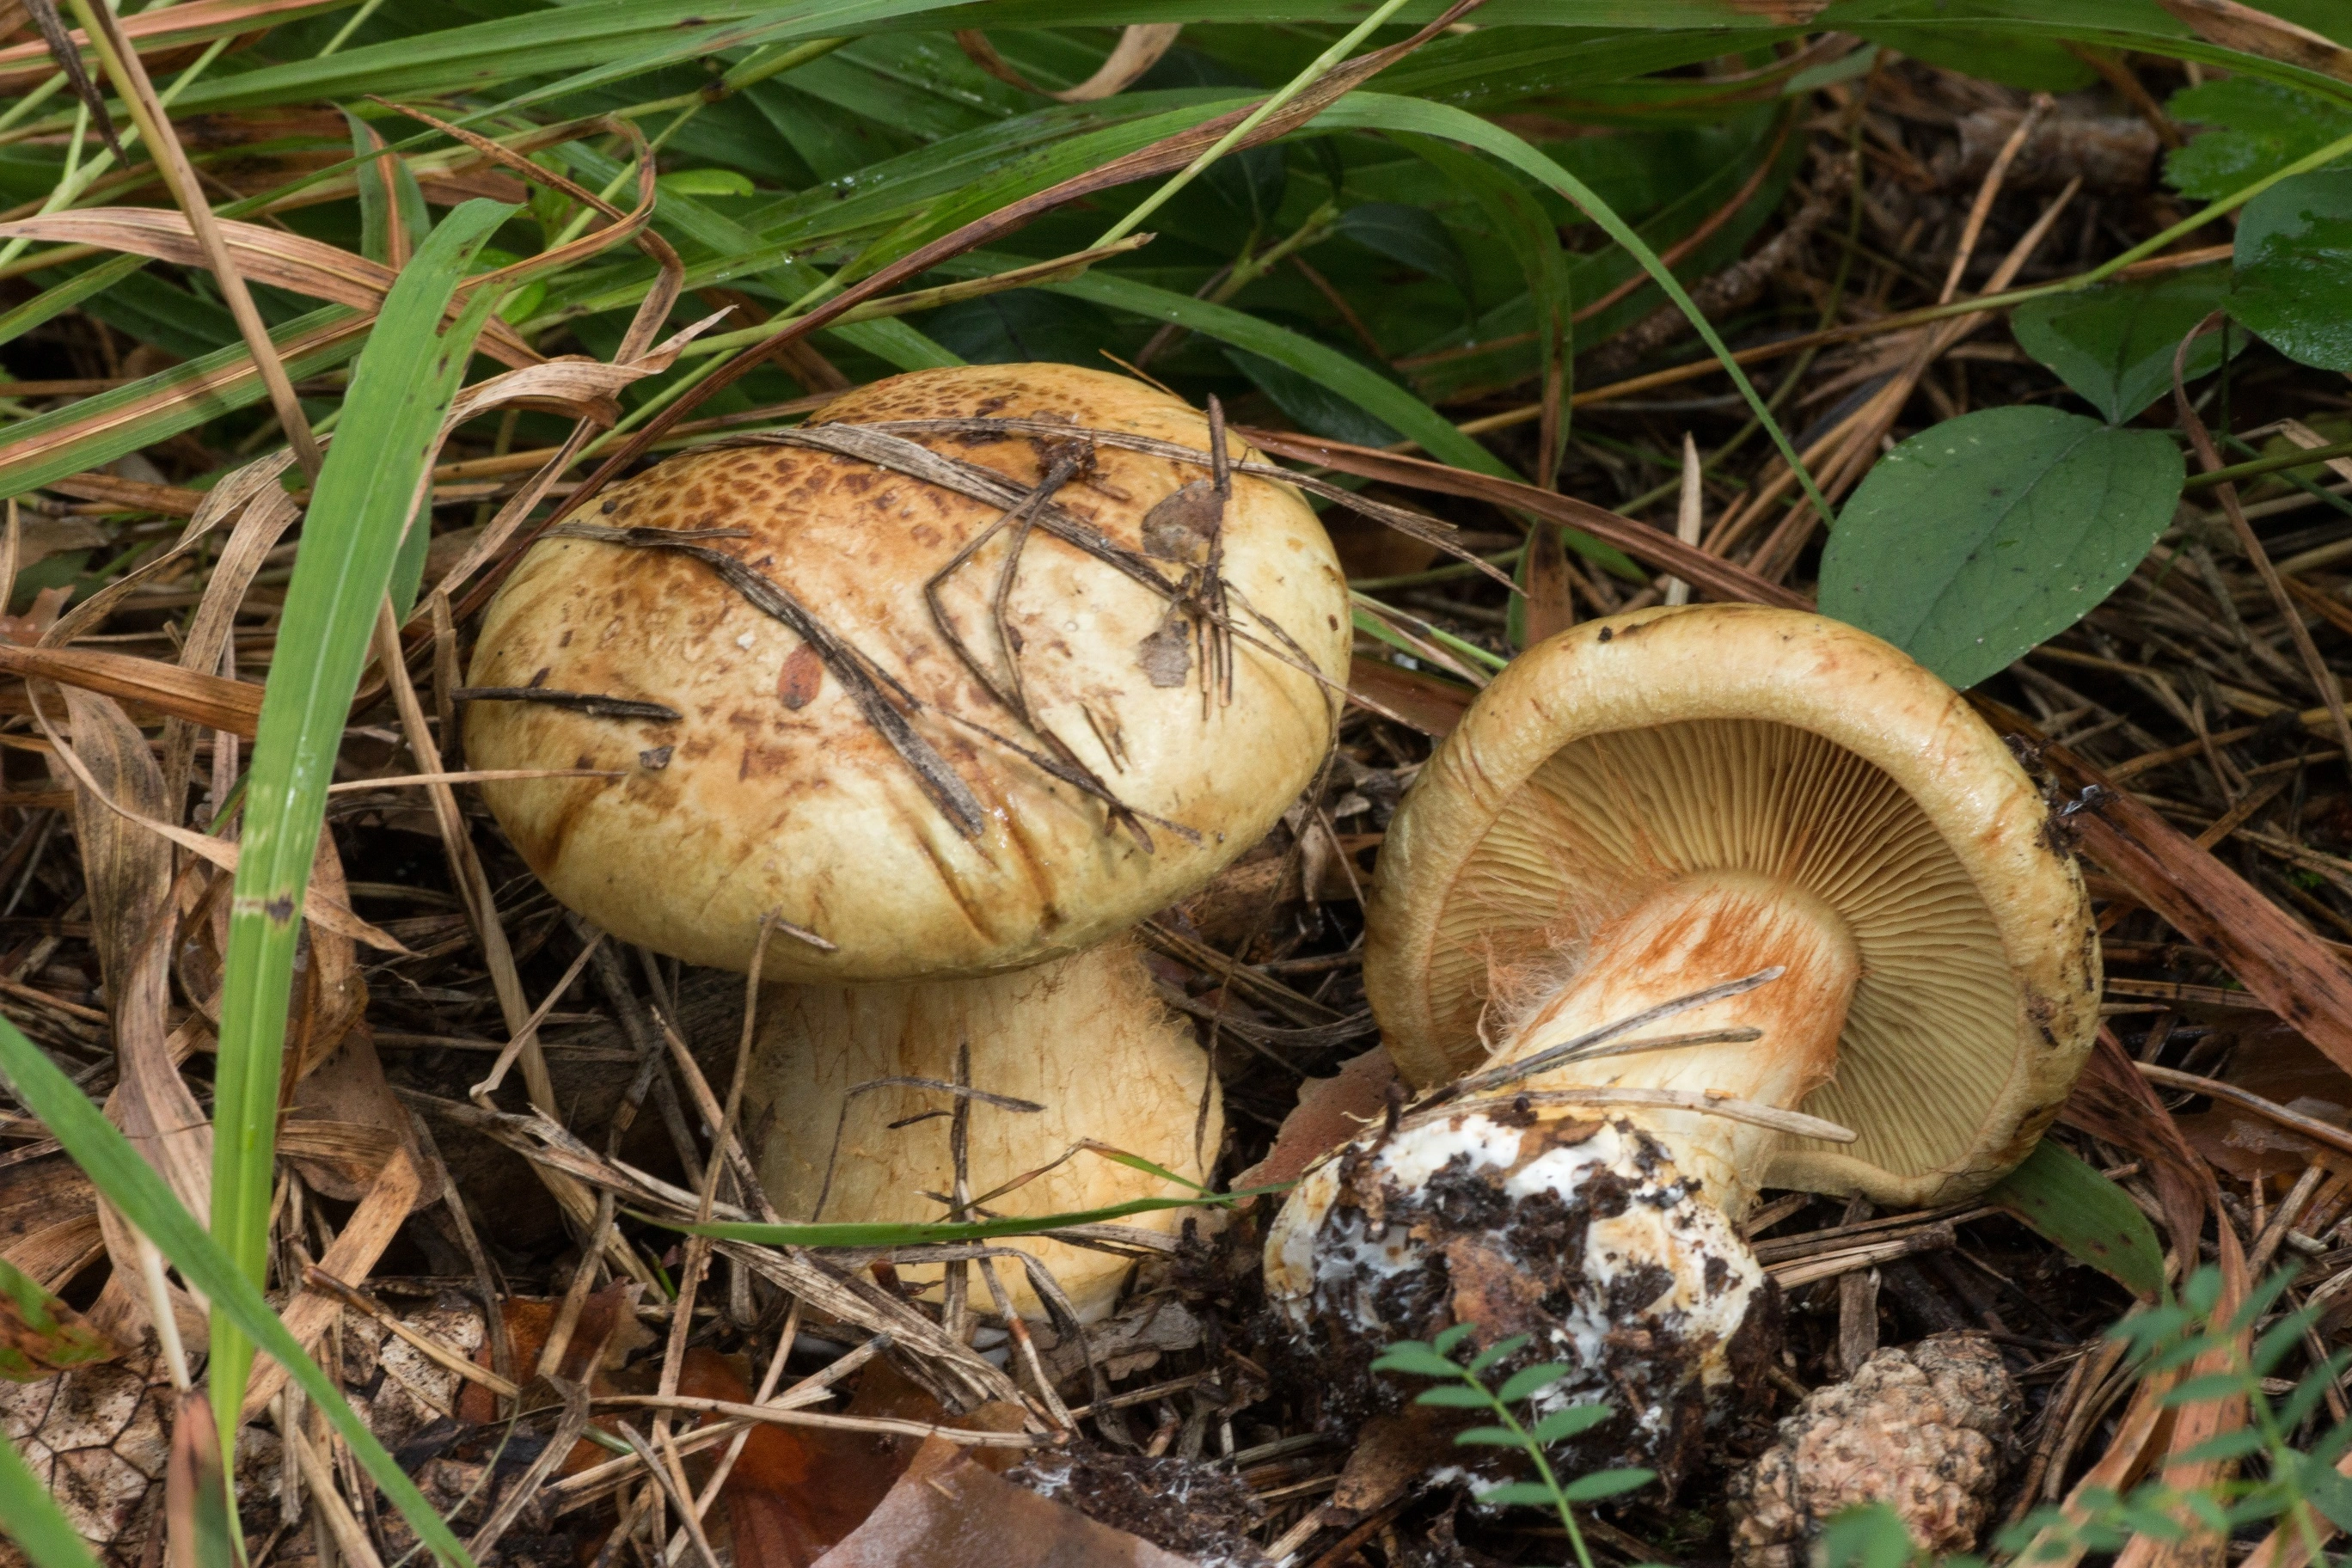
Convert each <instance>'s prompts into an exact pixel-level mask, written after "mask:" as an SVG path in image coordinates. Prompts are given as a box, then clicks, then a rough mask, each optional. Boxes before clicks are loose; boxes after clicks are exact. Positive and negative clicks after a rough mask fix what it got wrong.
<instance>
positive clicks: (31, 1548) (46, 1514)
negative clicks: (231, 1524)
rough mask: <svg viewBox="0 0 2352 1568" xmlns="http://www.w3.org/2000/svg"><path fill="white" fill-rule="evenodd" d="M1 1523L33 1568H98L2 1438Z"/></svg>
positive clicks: (86, 1547) (46, 1492) (54, 1501)
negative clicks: (21, 1548) (5, 1522)
mask: <svg viewBox="0 0 2352 1568" xmlns="http://www.w3.org/2000/svg"><path fill="white" fill-rule="evenodd" d="M9 1032H10V1033H12V1034H13V1033H15V1031H14V1030H11V1031H9ZM20 1038H21V1037H20ZM0 1520H5V1521H7V1529H6V1534H7V1536H8V1539H9V1540H11V1541H13V1542H16V1544H17V1545H19V1546H21V1547H23V1548H24V1549H25V1555H26V1556H27V1557H29V1558H31V1559H32V1560H33V1564H34V1568H98V1559H97V1558H95V1557H93V1556H91V1555H90V1552H89V1542H86V1541H84V1540H83V1539H82V1538H81V1537H80V1536H79V1535H77V1534H75V1533H74V1527H73V1526H72V1525H71V1524H69V1523H68V1522H67V1521H66V1516H65V1510H62V1509H60V1508H59V1507H58V1500H57V1499H55V1498H54V1497H51V1496H50V1495H49V1489H48V1488H47V1487H45V1486H43V1485H42V1484H41V1482H40V1478H39V1477H37V1476H36V1475H34V1474H33V1472H32V1469H31V1468H30V1467H28V1466H27V1465H26V1463H25V1457H24V1456H23V1455H22V1454H19V1453H18V1452H16V1444H14V1443H11V1442H9V1441H8V1440H7V1439H5V1438H0Z"/></svg>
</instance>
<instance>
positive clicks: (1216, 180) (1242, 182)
mask: <svg viewBox="0 0 2352 1568" xmlns="http://www.w3.org/2000/svg"><path fill="white" fill-rule="evenodd" d="M1201 184H1202V186H1204V187H1205V188H1206V189H1207V190H1209V191H1210V192H1211V193H1212V194H1213V195H1215V196H1216V197H1217V198H1218V199H1219V200H1221V201H1223V203H1224V204H1225V205H1227V206H1229V207H1231V208H1233V209H1234V216H1237V217H1239V218H1240V219H1241V220H1242V221H1243V222H1244V223H1246V224H1247V225H1248V226H1249V228H1250V232H1251V233H1253V234H1260V235H1263V234H1265V233H1268V232H1270V231H1271V230H1272V229H1273V227H1274V218H1275V214H1276V212H1277V211H1279V210H1280V209H1281V206H1282V198H1283V195H1285V194H1286V192H1287V191H1288V190H1289V188H1290V160H1289V157H1288V156H1287V154H1286V153H1285V152H1284V151H1283V149H1282V147H1281V146H1280V145H1279V144H1276V143H1269V144H1267V145H1265V146H1264V147H1245V148H1244V149H1242V150H1241V151H1240V152H1238V153H1226V154H1225V155H1224V156H1223V157H1222V158H1220V159H1218V160H1217V161H1216V162H1215V163H1212V164H1210V165H1209V166H1208V168H1206V169H1205V170H1203V171H1202V174H1201Z"/></svg>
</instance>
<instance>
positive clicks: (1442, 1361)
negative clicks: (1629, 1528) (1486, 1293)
mask: <svg viewBox="0 0 2352 1568" xmlns="http://www.w3.org/2000/svg"><path fill="white" fill-rule="evenodd" d="M1476 1326H1477V1325H1476V1324H1475V1323H1457V1324H1455V1325H1454V1327H1452V1328H1450V1329H1448V1330H1446V1331H1444V1333H1442V1334H1440V1335H1438V1336H1437V1338H1436V1339H1435V1340H1434V1341H1433V1342H1425V1341H1422V1340H1405V1341H1402V1342H1400V1343H1397V1344H1392V1345H1391V1346H1389V1347H1388V1348H1387V1349H1386V1350H1385V1351H1382V1352H1381V1356H1380V1359H1379V1360H1377V1361H1375V1362H1374V1363H1372V1370H1373V1371H1375V1372H1392V1373H1404V1374H1406V1375H1407V1376H1411V1377H1432V1378H1439V1379H1443V1380H1444V1381H1442V1382H1440V1383H1439V1384H1438V1385H1437V1386H1436V1387H1434V1388H1426V1389H1423V1391H1422V1392H1421V1393H1420V1394H1418V1395H1417V1396H1415V1398H1414V1400H1413V1403H1414V1404H1416V1405H1439V1406H1444V1407H1449V1408H1453V1409H1458V1410H1490V1411H1492V1412H1494V1415H1495V1419H1496V1422H1498V1423H1499V1425H1497V1426H1473V1427H1470V1428H1469V1429H1468V1430H1466V1431H1463V1432H1457V1433H1456V1434H1454V1442H1455V1443H1457V1444H1459V1445H1462V1446H1465V1447H1486V1448H1517V1449H1518V1450H1519V1451H1520V1452H1521V1453H1523V1454H1525V1455H1527V1457H1528V1460H1529V1461H1530V1462H1531V1463H1532V1464H1533V1465H1534V1466H1535V1468H1536V1474H1537V1475H1538V1477H1539V1478H1541V1479H1538V1480H1532V1481H1506V1482H1504V1483H1502V1484H1501V1485H1500V1486H1494V1487H1489V1488H1487V1489H1486V1490H1484V1491H1482V1492H1480V1493H1479V1494H1478V1500H1479V1501H1480V1502H1482V1503H1486V1504H1488V1505H1490V1506H1493V1507H1498V1508H1499V1507H1504V1506H1513V1505H1516V1506H1523V1507H1528V1508H1550V1509H1553V1510H1556V1511H1557V1512H1558V1513H1559V1522H1560V1525H1561V1527H1562V1528H1563V1529H1565V1530H1566V1531H1568V1542H1569V1544H1570V1546H1571V1547H1573V1548H1574V1549H1575V1551H1576V1560H1577V1562H1578V1563H1579V1564H1580V1568H1592V1554H1591V1552H1589V1551H1587V1550H1586V1548H1585V1544H1584V1533H1583V1531H1580V1530H1579V1529H1578V1528H1577V1526H1576V1512H1575V1509H1574V1507H1573V1505H1574V1504H1577V1503H1580V1502H1587V1503H1589V1502H1599V1501H1601V1500H1602V1499H1604V1498H1612V1497H1616V1496H1619V1495H1620V1494H1622V1493H1624V1492H1629V1491H1632V1490H1633V1489H1634V1488H1636V1487H1641V1486H1646V1485H1648V1484H1649V1483H1650V1482H1651V1481H1652V1480H1654V1479H1656V1475H1657V1473H1656V1472H1655V1471H1654V1470H1643V1469H1622V1470H1596V1471H1594V1472H1593V1473H1592V1474H1591V1475H1589V1476H1579V1477H1578V1478H1577V1479H1574V1480H1571V1481H1569V1482H1567V1483H1565V1484H1563V1483H1562V1482H1561V1481H1560V1479H1559V1476H1558V1475H1557V1474H1556V1473H1555V1472H1554V1471H1553V1469H1552V1468H1551V1461H1550V1459H1549V1458H1546V1457H1545V1454H1544V1450H1545V1449H1546V1448H1548V1447H1550V1446H1551V1445H1552V1444H1554V1443H1563V1442H1566V1441H1567V1440H1568V1439H1569V1438H1570V1437H1574V1436H1578V1435H1580V1434H1581V1433H1585V1432H1589V1431H1591V1429H1592V1428H1593V1427H1595V1426H1599V1425H1601V1423H1602V1422H1603V1421H1606V1420H1608V1419H1609V1406H1608V1405H1602V1404H1591V1405H1563V1406H1562V1407H1561V1408H1559V1409H1558V1410H1553V1411H1549V1412H1548V1413H1546V1414H1544V1415H1540V1416H1538V1417H1537V1418H1536V1420H1535V1422H1534V1424H1533V1425H1532V1426H1530V1425H1529V1424H1528V1423H1527V1422H1524V1421H1522V1420H1520V1419H1519V1417H1518V1416H1517V1415H1513V1414H1512V1412H1511V1406H1513V1405H1528V1404H1530V1403H1531V1402H1532V1401H1533V1400H1534V1399H1535V1398H1536V1396H1537V1395H1538V1394H1542V1393H1543V1392H1544V1391H1545V1390H1546V1389H1549V1388H1550V1387H1551V1386H1552V1385H1553V1384H1557V1383H1559V1381H1560V1380H1561V1379H1562V1378H1564V1377H1566V1376H1568V1375H1569V1373H1571V1372H1574V1371H1575V1370H1576V1369H1575V1368H1574V1367H1572V1366H1570V1365H1568V1364H1566V1363H1562V1362H1546V1363H1542V1364H1540V1365H1538V1366H1528V1367H1521V1368H1520V1369H1519V1370H1518V1371H1517V1372H1515V1373H1511V1375H1510V1376H1508V1377H1507V1378H1505V1379H1504V1380H1503V1381H1502V1383H1501V1384H1500V1385H1499V1386H1493V1387H1490V1386H1488V1384H1487V1383H1486V1373H1488V1372H1489V1371H1491V1370H1493V1369H1494V1368H1496V1367H1497V1366H1500V1365H1501V1364H1502V1363H1504V1362H1506V1361H1508V1360H1509V1359H1510V1358H1511V1357H1512V1356H1514V1355H1516V1354H1517V1353H1518V1352H1519V1351H1520V1350H1522V1349H1523V1348H1525V1346H1526V1345H1527V1342H1528V1336H1527V1335H1525V1334H1513V1335H1512V1336H1511V1337H1510V1338H1508V1339H1504V1340H1497V1341H1496V1342H1494V1343H1493V1344H1491V1345H1488V1346H1487V1347H1486V1349H1485V1350H1482V1351H1479V1352H1477V1353H1476V1354H1475V1355H1473V1356H1471V1358H1470V1359H1469V1360H1468V1361H1466V1362H1465V1361H1456V1360H1454V1350H1455V1349H1456V1348H1457V1347H1459V1346H1460V1345H1462V1344H1463V1343H1464V1342H1465V1341H1467V1340H1468V1339H1469V1338H1470V1335H1471V1331H1473V1330H1474V1329H1475V1328H1476Z"/></svg>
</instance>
